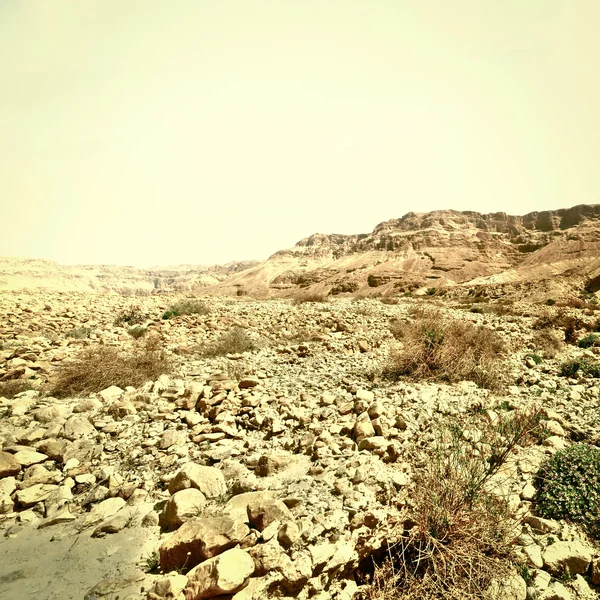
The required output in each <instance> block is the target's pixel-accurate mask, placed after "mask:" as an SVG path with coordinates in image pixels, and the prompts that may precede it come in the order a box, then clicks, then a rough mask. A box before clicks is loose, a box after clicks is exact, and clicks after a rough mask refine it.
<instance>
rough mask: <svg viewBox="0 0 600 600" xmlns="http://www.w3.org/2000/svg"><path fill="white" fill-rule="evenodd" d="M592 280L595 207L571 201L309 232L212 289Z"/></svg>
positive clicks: (367, 290)
mask: <svg viewBox="0 0 600 600" xmlns="http://www.w3.org/2000/svg"><path fill="white" fill-rule="evenodd" d="M598 276H600V205H580V206H574V207H572V208H569V209H561V210H555V211H543V212H534V213H529V214H527V215H524V216H511V215H507V214H506V213H491V214H481V213H477V212H470V211H467V212H459V211H454V210H440V211H433V212H430V213H414V212H411V213H408V214H406V215H405V216H404V217H402V218H401V219H392V220H390V221H386V222H384V223H380V224H379V225H377V227H375V229H374V230H373V231H372V232H371V233H370V234H359V235H320V234H317V235H312V236H310V237H308V238H306V239H304V240H301V241H300V242H298V243H297V244H296V246H294V247H293V248H291V249H290V250H282V251H280V252H277V253H275V254H274V255H273V256H271V257H270V258H269V259H268V260H267V261H265V262H263V263H260V264H258V265H256V266H255V267H253V268H250V269H248V270H245V271H242V272H240V273H237V274H234V275H232V276H231V277H228V278H227V279H226V280H224V281H222V282H220V283H219V284H218V285H216V286H215V289H217V290H222V291H225V292H226V293H229V294H231V293H234V292H237V293H249V294H252V295H255V296H257V295H262V296H273V295H275V296H277V295H284V296H285V295H286V293H288V294H289V293H292V294H294V293H297V292H298V290H299V289H307V290H317V291H320V292H322V293H325V294H329V295H339V294H347V293H359V294H362V295H382V294H383V295H385V294H389V293H399V292H408V291H417V290H420V291H424V290H425V289H427V288H431V287H435V288H439V287H447V286H450V287H453V286H457V285H459V286H463V287H467V286H468V287H474V286H482V285H486V284H505V287H510V286H511V285H515V284H516V285H520V286H521V287H523V284H524V285H526V286H527V288H528V291H529V293H530V294H532V295H534V296H535V294H536V293H537V291H538V284H539V282H540V281H544V282H546V284H549V285H550V286H552V288H553V293H554V294H555V295H556V294H560V293H561V292H562V293H564V292H565V291H567V290H568V289H569V288H570V287H571V286H572V285H575V286H576V287H581V285H585V283H586V282H587V281H589V280H590V279H592V278H594V277H598ZM521 293H522V290H521Z"/></svg>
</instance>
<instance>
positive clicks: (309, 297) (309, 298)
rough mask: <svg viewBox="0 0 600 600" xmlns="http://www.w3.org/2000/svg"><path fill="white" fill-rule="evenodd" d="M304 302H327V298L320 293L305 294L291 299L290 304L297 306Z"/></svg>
mask: <svg viewBox="0 0 600 600" xmlns="http://www.w3.org/2000/svg"><path fill="white" fill-rule="evenodd" d="M306 302H327V296H326V295H325V294H323V293H322V292H305V293H303V294H298V295H297V296H294V298H292V304H293V305H294V306H298V305H299V304H305V303H306Z"/></svg>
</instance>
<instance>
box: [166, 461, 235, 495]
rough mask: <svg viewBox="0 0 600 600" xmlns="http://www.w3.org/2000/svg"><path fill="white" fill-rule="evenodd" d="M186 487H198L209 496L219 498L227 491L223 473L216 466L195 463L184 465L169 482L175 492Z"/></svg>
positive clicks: (170, 487) (170, 490) (172, 492)
mask: <svg viewBox="0 0 600 600" xmlns="http://www.w3.org/2000/svg"><path fill="white" fill-rule="evenodd" d="M186 488H196V489H198V490H200V491H201V492H202V493H203V494H204V495H205V496H206V497H207V498H218V497H219V496H223V495H224V494H225V493H226V492H227V484H226V483H225V477H224V476H223V473H222V472H221V471H220V470H219V469H216V468H215V467H203V466H201V465H197V464H195V463H192V462H190V463H187V464H186V465H184V466H183V467H182V468H181V469H180V470H179V471H178V472H177V474H176V475H175V477H174V478H173V479H172V481H171V483H170V484H169V492H171V494H174V493H175V492H178V491H180V490H184V489H186Z"/></svg>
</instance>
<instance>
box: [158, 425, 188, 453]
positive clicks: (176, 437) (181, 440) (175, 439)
mask: <svg viewBox="0 0 600 600" xmlns="http://www.w3.org/2000/svg"><path fill="white" fill-rule="evenodd" d="M187 439H188V436H187V433H186V432H185V431H177V430H175V429H169V430H167V431H165V433H164V434H163V436H162V438H161V439H160V443H159V445H158V447H159V448H160V449H161V450H166V449H167V448H170V447H171V446H182V445H183V444H185V443H186V442H187Z"/></svg>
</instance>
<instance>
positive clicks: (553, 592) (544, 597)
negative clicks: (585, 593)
mask: <svg viewBox="0 0 600 600" xmlns="http://www.w3.org/2000/svg"><path fill="white" fill-rule="evenodd" d="M538 600H574V599H573V595H572V594H571V592H569V590H568V589H567V588H566V587H565V586H564V585H563V584H562V583H559V582H558V581H555V582H554V583H551V584H550V585H549V586H548V588H547V589H546V590H544V591H543V592H542V593H541V594H540V595H539V596H538Z"/></svg>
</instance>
